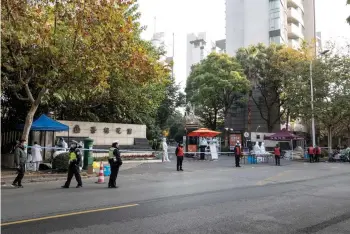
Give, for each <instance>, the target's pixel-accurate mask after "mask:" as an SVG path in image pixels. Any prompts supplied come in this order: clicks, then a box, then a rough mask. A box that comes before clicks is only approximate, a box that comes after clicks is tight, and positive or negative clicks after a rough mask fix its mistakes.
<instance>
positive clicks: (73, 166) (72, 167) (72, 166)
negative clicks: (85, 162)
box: [62, 141, 83, 188]
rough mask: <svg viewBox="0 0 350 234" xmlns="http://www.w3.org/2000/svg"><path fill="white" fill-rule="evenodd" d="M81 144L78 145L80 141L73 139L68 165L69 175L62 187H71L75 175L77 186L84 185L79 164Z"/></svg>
mask: <svg viewBox="0 0 350 234" xmlns="http://www.w3.org/2000/svg"><path fill="white" fill-rule="evenodd" d="M79 148H81V145H79V146H78V143H77V142H75V141H73V144H72V146H71V148H70V149H69V166H68V177H67V181H66V183H65V184H64V185H63V186H62V188H69V185H70V182H71V181H72V178H73V175H74V176H75V179H76V180H77V182H78V185H77V188H81V187H83V182H82V181H81V176H80V171H79V165H80V162H81V158H82V156H81V151H80V149H79Z"/></svg>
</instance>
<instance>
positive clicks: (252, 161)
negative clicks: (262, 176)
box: [248, 155, 257, 164]
mask: <svg viewBox="0 0 350 234" xmlns="http://www.w3.org/2000/svg"><path fill="white" fill-rule="evenodd" d="M248 163H249V164H257V160H256V157H254V156H252V155H249V156H248Z"/></svg>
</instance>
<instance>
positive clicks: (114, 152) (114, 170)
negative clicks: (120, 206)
mask: <svg viewBox="0 0 350 234" xmlns="http://www.w3.org/2000/svg"><path fill="white" fill-rule="evenodd" d="M108 162H109V165H110V166H111V175H110V176H109V182H108V188H117V185H116V180H117V176H118V172H119V167H120V166H121V165H122V164H123V162H122V159H121V157H120V151H119V141H114V142H113V143H112V147H111V148H110V149H109V159H108Z"/></svg>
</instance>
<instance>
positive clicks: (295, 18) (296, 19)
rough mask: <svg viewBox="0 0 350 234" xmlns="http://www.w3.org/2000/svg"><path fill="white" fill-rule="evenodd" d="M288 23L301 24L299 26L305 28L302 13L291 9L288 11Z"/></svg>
mask: <svg viewBox="0 0 350 234" xmlns="http://www.w3.org/2000/svg"><path fill="white" fill-rule="evenodd" d="M288 22H291V23H296V24H297V23H299V24H301V25H303V26H304V20H303V16H302V13H301V12H299V11H297V10H296V9H294V8H289V9H288Z"/></svg>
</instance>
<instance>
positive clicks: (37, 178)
mask: <svg viewBox="0 0 350 234" xmlns="http://www.w3.org/2000/svg"><path fill="white" fill-rule="evenodd" d="M155 162H161V160H143V161H126V160H125V161H123V165H122V166H121V167H120V171H125V170H129V169H132V168H136V167H138V166H140V165H142V164H148V163H155ZM103 165H108V162H103ZM16 176H17V173H16V170H13V169H4V170H1V185H10V184H11V183H12V182H13V180H14V179H15V178H16ZM97 176H98V172H96V173H94V174H90V175H88V174H87V173H86V171H83V172H82V173H81V177H82V178H83V179H87V178H95V177H97ZM66 179H67V173H55V172H54V173H52V172H51V171H48V172H26V173H25V175H24V178H23V183H35V182H49V181H59V180H66Z"/></svg>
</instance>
